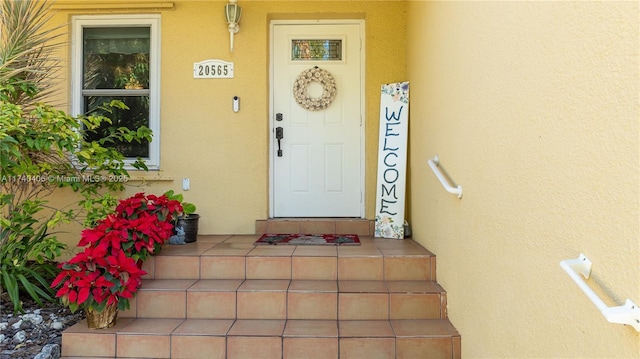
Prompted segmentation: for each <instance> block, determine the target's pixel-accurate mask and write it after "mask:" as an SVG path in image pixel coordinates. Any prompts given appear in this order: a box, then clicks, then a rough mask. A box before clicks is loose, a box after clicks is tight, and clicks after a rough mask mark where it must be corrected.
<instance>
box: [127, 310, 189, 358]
mask: <svg viewBox="0 0 640 359" xmlns="http://www.w3.org/2000/svg"><path fill="white" fill-rule="evenodd" d="M181 323H182V320H177V319H137V320H134V321H132V322H131V323H130V324H129V325H127V326H126V327H124V328H123V329H122V330H120V331H119V332H118V333H117V335H116V340H117V343H118V345H117V350H116V354H117V356H118V357H131V358H148V357H152V358H169V357H170V356H171V338H170V334H171V332H173V331H174V330H175V329H176V328H177V327H178V326H179V325H180V324H181Z"/></svg>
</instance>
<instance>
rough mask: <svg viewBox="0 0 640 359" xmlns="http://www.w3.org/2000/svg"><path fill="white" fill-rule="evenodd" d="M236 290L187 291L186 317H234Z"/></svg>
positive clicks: (235, 311)
mask: <svg viewBox="0 0 640 359" xmlns="http://www.w3.org/2000/svg"><path fill="white" fill-rule="evenodd" d="M236 299H237V298H236V292H235V290H233V291H210V292H205V291H192V292H188V293H187V314H186V317H187V318H190V319H191V318H194V319H195V318H197V319H235V318H236V315H237V309H236Z"/></svg>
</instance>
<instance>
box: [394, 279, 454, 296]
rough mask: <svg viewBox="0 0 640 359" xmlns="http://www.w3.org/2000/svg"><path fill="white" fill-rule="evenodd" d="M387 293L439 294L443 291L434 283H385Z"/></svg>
mask: <svg viewBox="0 0 640 359" xmlns="http://www.w3.org/2000/svg"><path fill="white" fill-rule="evenodd" d="M385 284H386V285H387V288H389V293H441V292H443V291H444V290H443V289H442V287H440V286H439V285H438V283H436V282H431V281H423V280H405V281H386V282H385Z"/></svg>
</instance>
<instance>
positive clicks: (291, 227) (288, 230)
mask: <svg viewBox="0 0 640 359" xmlns="http://www.w3.org/2000/svg"><path fill="white" fill-rule="evenodd" d="M267 233H274V234H292V233H301V232H300V222H299V221H269V224H268V225H267Z"/></svg>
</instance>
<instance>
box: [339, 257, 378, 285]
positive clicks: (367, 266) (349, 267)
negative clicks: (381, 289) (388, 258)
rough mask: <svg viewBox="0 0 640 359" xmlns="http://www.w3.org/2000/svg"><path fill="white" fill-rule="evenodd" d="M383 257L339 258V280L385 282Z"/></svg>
mask: <svg viewBox="0 0 640 359" xmlns="http://www.w3.org/2000/svg"><path fill="white" fill-rule="evenodd" d="M383 277H384V271H383V261H382V257H338V279H339V280H383Z"/></svg>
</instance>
